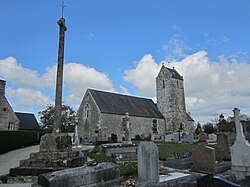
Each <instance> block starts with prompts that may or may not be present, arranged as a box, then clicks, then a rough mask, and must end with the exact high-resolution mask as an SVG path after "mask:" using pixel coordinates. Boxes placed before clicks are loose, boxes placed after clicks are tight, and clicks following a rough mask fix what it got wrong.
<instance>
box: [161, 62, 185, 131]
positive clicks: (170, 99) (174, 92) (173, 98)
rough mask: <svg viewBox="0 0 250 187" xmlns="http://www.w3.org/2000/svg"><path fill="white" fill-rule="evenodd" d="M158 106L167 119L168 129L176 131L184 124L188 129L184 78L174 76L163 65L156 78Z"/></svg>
mask: <svg viewBox="0 0 250 187" xmlns="http://www.w3.org/2000/svg"><path fill="white" fill-rule="evenodd" d="M156 95H157V107H158V109H159V110H160V111H161V113H162V114H163V116H164V117H165V119H166V131H170V132H174V131H177V130H178V128H179V127H180V124H181V123H182V124H183V129H184V131H185V130H186V131H188V130H189V128H188V125H189V123H188V122H187V115H186V105H185V96H184V85H183V80H180V79H175V78H172V74H171V73H170V72H169V71H168V70H167V68H166V67H165V66H162V68H161V70H160V72H159V74H158V76H157V78H156Z"/></svg>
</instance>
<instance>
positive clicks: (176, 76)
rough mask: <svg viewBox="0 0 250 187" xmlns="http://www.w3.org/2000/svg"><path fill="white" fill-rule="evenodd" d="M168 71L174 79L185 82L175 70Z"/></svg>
mask: <svg viewBox="0 0 250 187" xmlns="http://www.w3.org/2000/svg"><path fill="white" fill-rule="evenodd" d="M167 69H168V71H169V72H170V73H171V74H172V78H175V79H179V80H183V77H182V76H181V75H180V74H179V73H178V72H177V71H176V70H175V69H174V68H173V69H170V68H167Z"/></svg>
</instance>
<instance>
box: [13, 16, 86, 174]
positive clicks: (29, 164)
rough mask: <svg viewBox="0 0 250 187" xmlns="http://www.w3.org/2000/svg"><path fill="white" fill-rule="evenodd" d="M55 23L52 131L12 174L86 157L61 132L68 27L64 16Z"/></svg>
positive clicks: (51, 167)
mask: <svg viewBox="0 0 250 187" xmlns="http://www.w3.org/2000/svg"><path fill="white" fill-rule="evenodd" d="M57 24H58V25H59V27H60V32H59V49H58V64H57V81H56V98H55V121H54V126H53V133H47V134H45V135H43V136H42V137H41V141H40V148H39V152H38V153H33V154H31V155H30V158H29V159H26V160H22V161H21V162H20V166H19V167H17V168H11V169H10V173H9V174H10V175H11V176H16V175H21V176H25V175H27V176H33V175H36V176H37V175H39V174H42V173H48V172H52V171H57V170H62V169H67V168H73V167H79V166H83V165H84V164H85V162H86V161H87V157H86V156H84V154H83V153H82V152H81V151H79V150H72V141H71V136H70V135H68V134H66V133H60V128H61V108H62V85H63V57H64V34H65V31H66V30H67V28H66V26H65V19H64V18H63V17H62V18H60V19H59V20H58V21H57ZM76 133H77V132H76Z"/></svg>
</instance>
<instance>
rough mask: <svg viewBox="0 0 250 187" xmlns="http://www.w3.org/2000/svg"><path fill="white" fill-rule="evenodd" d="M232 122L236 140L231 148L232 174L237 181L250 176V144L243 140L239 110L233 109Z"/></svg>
mask: <svg viewBox="0 0 250 187" xmlns="http://www.w3.org/2000/svg"><path fill="white" fill-rule="evenodd" d="M233 112H234V122H235V127H236V140H235V142H234V144H233V146H232V147H231V160H232V173H233V174H234V175H235V177H236V178H237V180H242V179H245V178H246V176H250V144H249V143H248V141H247V140H246V139H245V136H244V134H243V129H242V125H241V122H240V110H239V109H238V108H235V109H234V110H233Z"/></svg>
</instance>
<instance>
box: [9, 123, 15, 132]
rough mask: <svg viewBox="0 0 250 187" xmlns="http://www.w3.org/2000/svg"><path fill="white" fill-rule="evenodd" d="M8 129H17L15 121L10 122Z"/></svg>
mask: <svg viewBox="0 0 250 187" xmlns="http://www.w3.org/2000/svg"><path fill="white" fill-rule="evenodd" d="M8 130H15V124H14V123H13V122H9V125H8Z"/></svg>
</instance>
